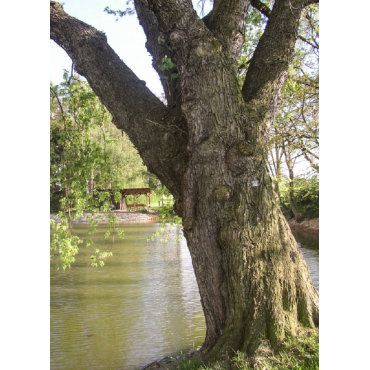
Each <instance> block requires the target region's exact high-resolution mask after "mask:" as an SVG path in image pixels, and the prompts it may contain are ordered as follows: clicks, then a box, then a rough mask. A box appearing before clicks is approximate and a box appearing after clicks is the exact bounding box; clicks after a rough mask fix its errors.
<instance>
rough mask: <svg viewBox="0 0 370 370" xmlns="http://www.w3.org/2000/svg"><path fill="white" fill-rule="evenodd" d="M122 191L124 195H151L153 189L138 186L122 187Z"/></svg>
mask: <svg viewBox="0 0 370 370" xmlns="http://www.w3.org/2000/svg"><path fill="white" fill-rule="evenodd" d="M120 193H121V194H122V196H123V197H126V196H127V195H150V194H152V191H151V190H150V188H137V189H121V190H120Z"/></svg>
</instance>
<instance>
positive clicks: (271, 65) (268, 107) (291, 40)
mask: <svg viewBox="0 0 370 370" xmlns="http://www.w3.org/2000/svg"><path fill="white" fill-rule="evenodd" d="M304 2H305V1H304V0H276V1H275V5H274V8H273V10H272V12H271V16H270V18H269V20H268V22H267V26H266V29H265V32H264V34H263V35H262V37H261V39H260V41H259V43H258V45H257V48H256V50H255V52H254V55H253V57H252V60H251V63H250V66H249V68H248V72H247V75H246V78H245V82H244V85H243V89H242V94H243V98H244V100H245V102H246V103H248V106H249V107H250V114H251V117H250V120H251V121H252V122H253V121H260V120H261V118H262V120H263V121H264V122H265V123H266V127H264V128H262V131H263V132H262V134H263V136H264V137H265V139H266V140H267V135H268V129H269V124H271V123H272V121H273V118H274V114H275V109H276V106H277V104H278V102H279V101H280V99H281V90H282V87H283V84H284V82H285V80H286V78H287V76H288V67H289V64H290V63H291V60H292V57H293V51H294V44H295V42H296V39H297V30H298V24H299V19H300V15H301V11H302V9H303V8H304Z"/></svg>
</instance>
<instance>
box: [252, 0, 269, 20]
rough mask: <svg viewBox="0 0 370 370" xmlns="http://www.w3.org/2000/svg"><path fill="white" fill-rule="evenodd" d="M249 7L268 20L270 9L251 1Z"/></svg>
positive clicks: (261, 3)
mask: <svg viewBox="0 0 370 370" xmlns="http://www.w3.org/2000/svg"><path fill="white" fill-rule="evenodd" d="M251 5H252V6H253V8H255V9H257V10H259V11H260V12H261V13H262V14H263V15H265V16H266V17H267V18H270V15H271V9H270V8H269V7H268V6H267V5H266V4H264V3H263V2H262V1H260V0H251Z"/></svg>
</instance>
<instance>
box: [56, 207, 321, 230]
mask: <svg viewBox="0 0 370 370" xmlns="http://www.w3.org/2000/svg"><path fill="white" fill-rule="evenodd" d="M103 214H104V213H103ZM111 214H112V215H114V216H117V217H118V219H119V223H120V224H121V223H122V224H128V223H152V222H159V218H158V216H157V213H156V212H153V213H152V212H149V213H142V212H141V211H136V212H135V211H133V212H129V211H115V212H112V213H111ZM88 215H89V213H84V216H83V217H81V218H77V219H75V220H73V221H72V223H74V224H85V223H86V224H87V223H88V219H87V217H88ZM93 219H94V220H98V218H97V217H96V216H95V217H93ZM50 220H54V221H55V222H57V223H59V222H60V219H59V218H58V217H57V216H56V215H52V214H51V215H50ZM287 222H288V224H289V226H290V228H291V230H298V231H302V232H307V233H309V234H314V235H319V218H314V219H308V220H303V221H302V222H300V223H298V222H297V221H296V220H295V219H293V218H292V219H290V220H287ZM99 223H101V224H106V223H107V219H106V218H103V220H99Z"/></svg>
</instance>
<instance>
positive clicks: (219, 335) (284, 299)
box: [51, 0, 319, 359]
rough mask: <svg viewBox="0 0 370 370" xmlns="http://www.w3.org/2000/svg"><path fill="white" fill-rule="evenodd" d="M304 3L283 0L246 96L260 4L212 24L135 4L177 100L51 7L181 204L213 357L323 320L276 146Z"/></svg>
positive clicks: (176, 9) (60, 31)
mask: <svg viewBox="0 0 370 370" xmlns="http://www.w3.org/2000/svg"><path fill="white" fill-rule="evenodd" d="M304 3H305V2H304V1H303V0H294V1H288V0H276V1H275V6H274V9H273V10H272V13H271V15H270V21H269V23H268V25H267V27H266V31H265V35H264V37H263V38H262V39H261V41H260V43H259V45H258V47H257V50H256V52H255V56H254V57H253V60H252V62H251V64H250V68H249V71H248V75H247V78H246V83H245V85H244V87H243V90H242V92H241V91H240V88H239V85H238V80H237V73H236V60H237V56H238V53H239V52H240V50H241V48H242V45H243V35H244V30H245V19H246V12H247V7H248V4H249V2H248V1H245V0H234V1H226V0H216V1H215V2H214V8H213V11H212V12H211V14H210V15H208V16H207V17H206V18H205V20H204V21H202V20H201V19H199V18H198V17H197V16H196V14H195V12H194V10H193V8H192V5H191V1H190V0H181V1H180V0H171V1H169V0H156V1H151V0H135V7H136V11H137V14H138V17H139V20H140V22H141V24H142V26H143V28H144V31H145V33H146V34H147V38H148V41H147V44H146V45H147V48H148V50H149V52H151V54H152V55H153V63H154V67H155V68H157V69H158V64H159V62H160V60H161V58H163V57H164V56H165V55H166V56H167V57H171V59H172V61H173V63H175V64H176V72H177V73H178V78H177V79H176V80H175V81H172V85H168V84H165V86H164V90H165V93H166V97H167V101H168V102H169V106H168V107H165V106H164V105H163V104H161V103H160V102H159V100H158V99H156V98H155V97H154V96H153V95H152V94H151V93H150V91H149V90H148V89H147V88H146V87H145V86H144V85H143V84H141V82H140V80H139V79H138V78H137V77H136V76H135V75H134V74H133V73H132V72H131V71H129V70H128V68H127V66H125V65H124V64H123V62H122V61H120V60H119V58H118V56H117V55H116V54H115V53H114V52H113V50H112V49H110V47H109V45H108V44H107V43H106V40H105V38H104V35H102V34H101V33H99V32H98V31H96V30H95V29H93V28H92V27H90V26H88V25H86V24H84V23H82V22H80V21H78V20H76V19H74V18H72V17H70V16H68V15H67V14H66V13H64V11H63V10H62V9H61V8H60V7H59V6H58V5H57V4H56V3H54V2H51V14H52V16H51V35H52V38H53V39H54V40H55V41H56V42H57V43H58V44H59V45H60V46H62V47H63V48H64V49H65V50H66V51H67V52H68V53H69V55H70V56H71V58H72V59H73V60H74V62H75V67H76V70H77V71H78V72H79V73H81V74H83V75H85V76H86V78H87V79H88V81H89V83H90V85H91V87H92V88H93V89H94V91H95V92H96V93H97V95H98V96H99V97H100V99H101V100H102V102H103V103H104V104H105V105H106V106H107V108H108V109H109V110H110V112H111V113H112V116H113V118H114V122H115V124H116V125H117V126H118V127H119V128H121V129H123V130H125V132H126V133H127V134H128V135H129V137H130V139H131V140H132V141H133V143H134V144H135V146H136V147H137V148H138V151H139V153H140V155H141V156H142V158H143V161H144V163H145V164H146V165H147V167H148V169H149V171H151V172H153V173H154V174H156V175H157V177H158V178H159V179H160V180H161V182H162V183H163V184H164V185H166V186H167V188H168V189H169V190H170V191H171V193H172V194H173V195H174V198H175V199H176V203H175V209H176V211H177V212H178V214H179V215H180V216H182V218H183V226H184V234H185V237H186V239H187V242H188V247H189V250H190V253H191V257H192V261H193V266H194V270H195V275H196V278H197V281H198V286H199V292H200V296H201V301H202V305H203V309H204V315H205V318H206V326H207V334H206V338H205V342H204V345H203V347H202V350H201V353H202V355H203V356H204V357H205V358H208V359H211V358H214V357H217V356H218V355H219V354H220V353H221V352H225V351H226V352H230V353H231V352H232V350H240V349H242V350H245V351H247V352H248V353H252V352H253V351H254V350H255V349H256V348H257V346H258V345H259V343H260V341H261V339H263V338H265V337H266V338H268V339H269V340H270V342H271V344H272V346H273V347H277V346H278V345H279V343H280V342H281V341H282V340H283V339H284V337H285V335H286V334H287V333H291V334H293V335H294V333H295V329H296V328H297V326H298V325H299V324H303V325H306V326H310V327H314V326H318V320H319V309H318V307H319V306H318V292H317V291H316V290H315V288H314V287H313V285H312V282H311V279H310V275H309V271H308V268H307V265H306V263H305V262H304V260H303V257H302V255H301V253H300V251H299V249H298V246H297V244H296V242H295V240H294V238H293V236H292V234H291V232H290V229H289V226H288V225H287V223H286V221H285V219H284V217H283V216H282V214H281V212H280V209H279V207H278V204H277V203H276V200H275V195H274V192H273V187H272V182H271V179H270V177H269V175H268V172H267V149H266V140H267V137H268V130H269V126H270V125H271V123H272V119H273V117H274V112H275V108H276V105H277V103H278V101H279V97H280V94H281V88H282V84H283V83H284V80H285V78H286V76H287V68H288V65H289V61H290V60H291V56H292V52H293V48H294V42H295V39H296V37H297V26H298V20H299V15H300V11H301V9H302V6H304V5H303V4H304ZM282 25H283V26H282ZM159 72H160V71H159Z"/></svg>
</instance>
